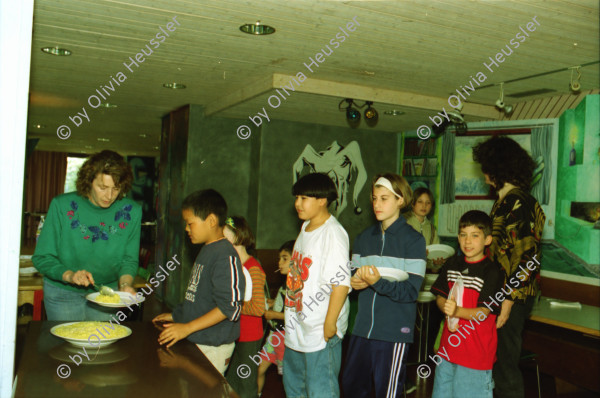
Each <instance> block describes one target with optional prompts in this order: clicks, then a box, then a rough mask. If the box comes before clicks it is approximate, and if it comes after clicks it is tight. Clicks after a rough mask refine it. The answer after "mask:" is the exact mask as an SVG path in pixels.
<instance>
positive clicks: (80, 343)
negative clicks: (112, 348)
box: [50, 322, 131, 348]
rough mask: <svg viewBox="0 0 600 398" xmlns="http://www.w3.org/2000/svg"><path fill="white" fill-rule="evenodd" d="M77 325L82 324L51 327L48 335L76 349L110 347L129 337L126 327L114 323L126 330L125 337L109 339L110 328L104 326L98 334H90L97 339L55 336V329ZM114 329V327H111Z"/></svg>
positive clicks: (129, 333) (128, 330) (71, 323)
mask: <svg viewBox="0 0 600 398" xmlns="http://www.w3.org/2000/svg"><path fill="white" fill-rule="evenodd" d="M77 323H82V322H67V323H61V324H60V325H56V326H54V327H52V329H50V333H51V334H52V335H54V336H56V337H59V338H61V339H63V340H65V341H67V342H69V343H71V344H73V345H74V346H77V347H85V348H98V347H106V346H107V345H111V344H113V343H115V342H117V341H119V340H121V339H124V338H125V337H129V336H130V335H131V329H129V328H128V327H127V326H125V325H117V324H116V323H114V324H113V325H116V326H121V327H123V328H125V329H127V334H126V335H125V336H122V337H112V338H111V337H110V332H111V330H112V329H111V328H110V327H108V326H105V327H103V328H102V330H101V331H100V332H102V333H100V332H99V331H96V332H92V333H90V336H92V335H94V336H97V337H98V338H97V339H96V338H92V339H90V338H89V337H88V338H86V339H76V338H71V337H64V336H61V335H58V334H56V329H57V328H59V327H61V326H67V325H74V324H77ZM104 323H106V324H107V325H108V324H109V323H108V322H104ZM113 327H115V326H113ZM102 334H104V335H105V336H106V338H103V337H102Z"/></svg>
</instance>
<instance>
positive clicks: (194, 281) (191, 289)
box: [185, 263, 204, 302]
mask: <svg viewBox="0 0 600 398" xmlns="http://www.w3.org/2000/svg"><path fill="white" fill-rule="evenodd" d="M203 269H204V265H200V264H197V263H196V264H194V268H193V269H192V274H191V275H190V283H189V284H188V288H187V292H186V293H185V299H186V300H187V301H191V302H194V300H195V299H196V295H195V294H194V293H196V290H198V283H200V276H201V275H202V270H203Z"/></svg>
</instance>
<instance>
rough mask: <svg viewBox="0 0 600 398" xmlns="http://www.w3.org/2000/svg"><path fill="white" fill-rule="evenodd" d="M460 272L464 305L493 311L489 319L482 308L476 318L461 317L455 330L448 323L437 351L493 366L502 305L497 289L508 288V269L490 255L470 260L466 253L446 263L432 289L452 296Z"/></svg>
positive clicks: (465, 362) (472, 364) (475, 365)
mask: <svg viewBox="0 0 600 398" xmlns="http://www.w3.org/2000/svg"><path fill="white" fill-rule="evenodd" d="M459 275H461V276H462V278H463V284H464V292H463V298H462V300H463V302H462V305H461V307H463V308H478V307H484V308H486V307H487V308H491V309H492V313H490V314H489V316H487V318H485V320H484V317H485V314H484V313H483V312H482V311H480V312H478V313H477V314H476V315H475V318H474V319H469V320H465V319H459V321H458V325H459V327H458V330H457V331H455V332H450V331H449V330H448V326H447V325H446V324H444V331H443V333H442V339H441V342H440V348H439V350H438V352H437V354H438V355H439V356H441V357H442V358H444V359H445V360H446V361H448V362H451V363H454V364H457V365H461V366H464V367H466V368H470V369H477V370H491V369H492V367H493V365H494V362H495V361H496V347H497V344H498V335H497V332H496V314H498V313H499V307H498V305H497V304H496V305H494V302H493V300H495V298H494V296H495V295H496V293H498V292H501V291H502V288H505V286H503V283H504V273H503V272H502V270H501V268H500V265H499V264H497V263H495V262H493V261H491V260H490V259H489V258H488V257H484V258H483V259H482V260H480V261H478V262H476V263H468V262H466V261H465V259H464V257H462V256H461V257H458V256H454V257H452V258H450V259H448V261H447V262H446V264H444V267H442V269H441V271H440V275H439V277H438V278H437V280H436V281H435V283H434V284H433V286H432V287H431V293H433V294H435V295H439V296H442V297H444V298H448V294H449V293H450V290H451V289H452V286H454V283H455V282H456V279H457V278H458V276H459ZM505 290H507V289H506V288H505ZM503 295H504V294H503Z"/></svg>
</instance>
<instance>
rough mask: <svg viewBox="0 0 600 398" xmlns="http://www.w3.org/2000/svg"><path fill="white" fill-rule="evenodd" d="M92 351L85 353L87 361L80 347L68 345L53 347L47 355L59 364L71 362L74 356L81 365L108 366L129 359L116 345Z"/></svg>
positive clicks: (95, 348)
mask: <svg viewBox="0 0 600 398" xmlns="http://www.w3.org/2000/svg"><path fill="white" fill-rule="evenodd" d="M95 342H96V340H95V339H94V343H95ZM86 348H87V347H86ZM92 350H93V351H92ZM92 350H87V351H86V353H87V355H88V356H89V357H90V359H89V360H88V359H87V358H86V357H85V356H84V355H83V351H82V349H81V347H78V346H75V345H72V344H69V343H63V344H61V345H60V346H58V347H53V348H52V349H50V351H48V355H50V356H51V357H52V358H54V359H56V360H57V361H61V362H68V361H71V362H72V361H73V359H72V358H73V357H74V356H75V355H79V356H80V357H81V359H82V361H81V365H109V364H112V363H117V362H121V361H124V360H126V359H127V358H129V354H128V353H127V352H125V351H124V350H123V349H122V348H120V347H119V346H118V345H117V346H114V345H109V346H108V347H107V346H104V347H102V348H100V349H98V347H97V346H96V347H93V349H92ZM90 353H91V355H90Z"/></svg>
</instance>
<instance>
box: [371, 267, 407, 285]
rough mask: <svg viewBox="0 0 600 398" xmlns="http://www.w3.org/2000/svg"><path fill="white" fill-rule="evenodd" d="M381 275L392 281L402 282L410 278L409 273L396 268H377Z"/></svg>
mask: <svg viewBox="0 0 600 398" xmlns="http://www.w3.org/2000/svg"><path fill="white" fill-rule="evenodd" d="M377 271H379V275H381V277H382V278H383V279H385V280H388V281H390V282H402V281H405V280H407V279H408V273H407V272H406V271H402V270H401V269H395V268H377Z"/></svg>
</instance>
